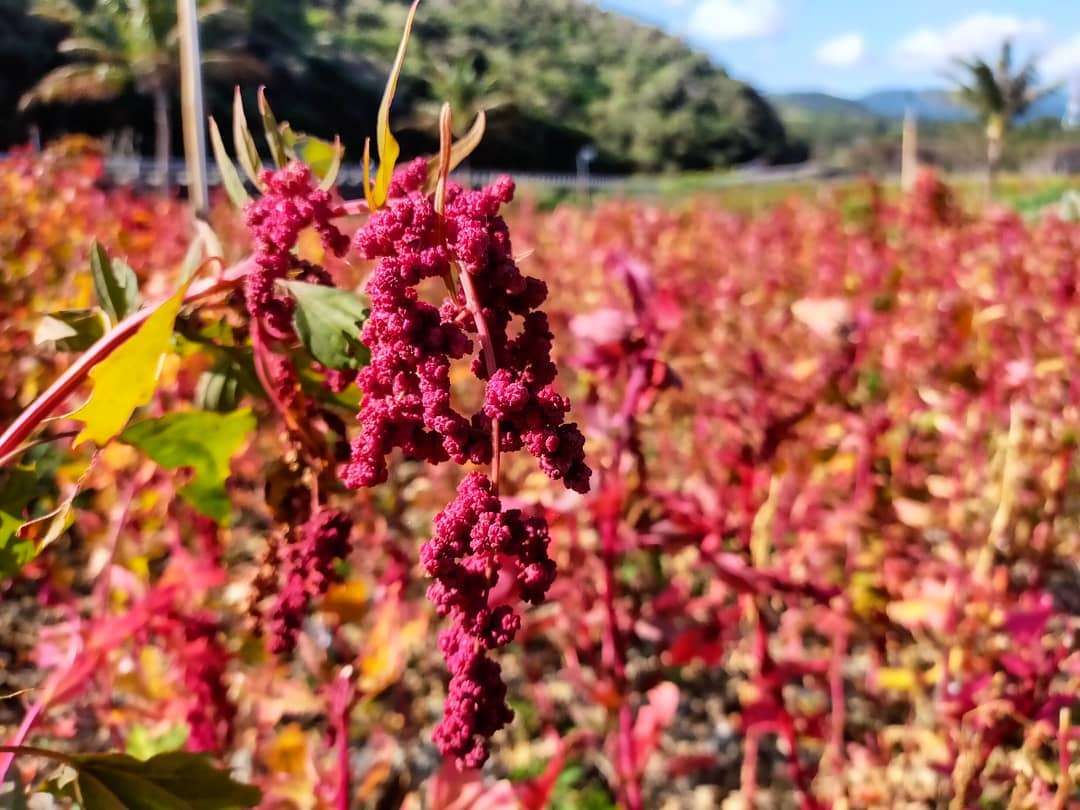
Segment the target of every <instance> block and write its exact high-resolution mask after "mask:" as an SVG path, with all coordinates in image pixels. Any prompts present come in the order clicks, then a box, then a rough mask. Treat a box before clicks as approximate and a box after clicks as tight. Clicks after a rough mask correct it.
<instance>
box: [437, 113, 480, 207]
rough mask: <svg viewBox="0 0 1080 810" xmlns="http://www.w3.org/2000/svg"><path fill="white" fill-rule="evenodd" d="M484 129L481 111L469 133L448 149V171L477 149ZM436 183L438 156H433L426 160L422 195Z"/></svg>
mask: <svg viewBox="0 0 1080 810" xmlns="http://www.w3.org/2000/svg"><path fill="white" fill-rule="evenodd" d="M485 129H487V116H486V115H485V114H484V111H483V110H481V111H480V112H479V113H477V114H476V120H475V121H473V125H472V126H471V127H469V131H468V132H466V133H465V134H464V135H463V136H462V137H461V139H459V140H458V141H457V142H456V143H455V144H454V145H453V146H452V147H450V171H453V170H454V169H456V168H457V167H458V166H460V165H461V164H462V162H463V161H465V159H466V158H468V157H469V155H471V154H472V153H473V152H474V151H476V147H478V146H479V145H480V141H482V140H483V139H484V131H485ZM438 182H439V156H438V155H435V156H434V157H433V158H430V159H429V160H428V174H427V180H426V181H425V182H424V193H425V194H430V193H431V192H432V191H434V190H435V185H436V183H438Z"/></svg>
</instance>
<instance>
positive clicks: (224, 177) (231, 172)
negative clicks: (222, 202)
mask: <svg viewBox="0 0 1080 810" xmlns="http://www.w3.org/2000/svg"><path fill="white" fill-rule="evenodd" d="M210 145H211V146H212V147H213V149H214V160H215V161H217V167H218V172H220V173H221V184H222V185H223V186H225V193H226V194H228V195H229V199H230V200H232V203H233V205H235V206H236V207H237V208H241V209H242V208H243V207H244V206H246V205H247V204H248V203H249V202H251V195H249V194H248V193H247V189H246V188H244V181H243V180H241V179H240V174H239V173H238V172H237V171H236V166H234V165H233V162H232V160H230V159H229V153H228V152H226V151H225V144H224V142H223V141H222V140H221V131H220V130H219V129H218V125H217V121H215V120H214V116H210Z"/></svg>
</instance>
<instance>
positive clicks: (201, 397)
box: [195, 364, 241, 413]
mask: <svg viewBox="0 0 1080 810" xmlns="http://www.w3.org/2000/svg"><path fill="white" fill-rule="evenodd" d="M240 395H241V383H240V375H239V374H237V373H236V370H235V369H234V368H233V366H232V365H228V364H224V365H221V366H218V367H215V368H212V369H210V370H208V371H204V372H203V373H202V374H200V375H199V381H198V382H197V383H196V384H195V406H196V407H197V408H199V409H201V410H204V411H214V412H215V413H227V412H228V411H234V410H236V406H237V405H238V404H239V402H240Z"/></svg>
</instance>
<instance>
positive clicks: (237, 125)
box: [233, 87, 262, 186]
mask: <svg viewBox="0 0 1080 810" xmlns="http://www.w3.org/2000/svg"><path fill="white" fill-rule="evenodd" d="M233 145H234V146H235V148H236V159H237V160H239V161H240V166H241V167H243V169H244V173H245V174H246V175H247V176H248V178H249V179H250V180H251V182H252V183H254V184H255V185H256V186H258V185H259V174H260V173H261V172H262V161H261V160H260V159H259V150H258V149H256V148H255V139H254V138H252V137H251V130H250V129H248V122H247V116H246V115H244V99H243V98H242V97H241V96H240V88H239V87H237V88H236V92H235V93H234V94H233Z"/></svg>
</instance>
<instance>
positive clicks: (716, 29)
mask: <svg viewBox="0 0 1080 810" xmlns="http://www.w3.org/2000/svg"><path fill="white" fill-rule="evenodd" d="M783 23H784V11H783V9H782V8H781V7H780V2H779V0H701V2H699V3H698V4H697V6H696V7H695V8H694V11H693V13H691V15H690V23H689V24H690V35H691V36H695V37H700V38H702V39H707V40H712V41H714V42H730V41H733V40H737V39H761V38H762V37H768V36H772V35H773V34H775V33H777V32H778V31H779V30H780V28H781V26H782V25H783Z"/></svg>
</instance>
